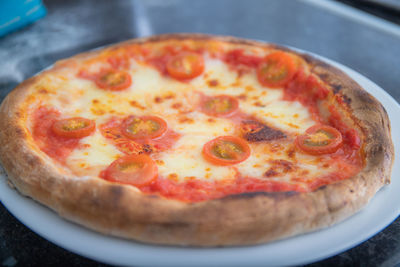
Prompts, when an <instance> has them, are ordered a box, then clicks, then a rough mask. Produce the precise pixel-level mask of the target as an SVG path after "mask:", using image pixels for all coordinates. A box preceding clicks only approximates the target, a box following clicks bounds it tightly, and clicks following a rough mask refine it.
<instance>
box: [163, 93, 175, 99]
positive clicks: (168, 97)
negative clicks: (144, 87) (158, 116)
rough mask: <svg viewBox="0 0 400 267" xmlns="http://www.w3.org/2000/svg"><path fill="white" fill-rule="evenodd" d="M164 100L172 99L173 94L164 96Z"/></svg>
mask: <svg viewBox="0 0 400 267" xmlns="http://www.w3.org/2000/svg"><path fill="white" fill-rule="evenodd" d="M164 98H165V99H174V98H175V94H174V93H169V94H167V95H166V96H164Z"/></svg>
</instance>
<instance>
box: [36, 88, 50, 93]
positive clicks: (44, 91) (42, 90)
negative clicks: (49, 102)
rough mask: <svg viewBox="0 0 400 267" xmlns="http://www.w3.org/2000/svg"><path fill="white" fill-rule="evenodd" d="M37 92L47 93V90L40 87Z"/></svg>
mask: <svg viewBox="0 0 400 267" xmlns="http://www.w3.org/2000/svg"><path fill="white" fill-rule="evenodd" d="M38 92H39V94H48V93H49V91H47V90H46V89H45V88H41V89H40V90H39V91H38Z"/></svg>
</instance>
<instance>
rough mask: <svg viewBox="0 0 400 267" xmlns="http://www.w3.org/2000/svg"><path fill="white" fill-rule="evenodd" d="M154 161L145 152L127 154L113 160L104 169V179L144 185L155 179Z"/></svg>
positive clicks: (155, 167) (156, 172)
mask: <svg viewBox="0 0 400 267" xmlns="http://www.w3.org/2000/svg"><path fill="white" fill-rule="evenodd" d="M157 174H158V170H157V165H156V163H155V162H154V161H153V160H152V159H151V158H150V157H149V156H148V155H145V154H140V155H129V156H125V157H122V158H119V159H117V160H115V161H114V162H113V163H111V165H110V166H109V167H108V168H107V169H106V170H105V172H104V178H105V179H106V180H109V181H112V182H118V183H124V184H131V185H134V186H144V185H148V184H150V183H151V182H152V181H153V180H154V179H156V177H157Z"/></svg>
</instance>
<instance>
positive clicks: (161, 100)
mask: <svg viewBox="0 0 400 267" xmlns="http://www.w3.org/2000/svg"><path fill="white" fill-rule="evenodd" d="M154 102H155V103H162V102H163V99H162V98H161V97H159V96H156V97H155V98H154Z"/></svg>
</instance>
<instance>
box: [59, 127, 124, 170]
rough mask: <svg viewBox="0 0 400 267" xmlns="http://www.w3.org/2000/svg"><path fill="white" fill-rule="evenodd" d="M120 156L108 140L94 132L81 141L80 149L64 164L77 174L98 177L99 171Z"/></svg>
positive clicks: (74, 151) (73, 152)
mask: <svg viewBox="0 0 400 267" xmlns="http://www.w3.org/2000/svg"><path fill="white" fill-rule="evenodd" d="M121 154H122V153H121V152H120V151H118V149H117V148H116V147H114V146H113V145H112V144H111V143H110V141H109V140H107V139H106V138H105V137H103V135H102V134H101V133H100V132H99V131H96V132H95V133H94V134H93V135H90V136H87V137H85V138H83V139H82V140H81V148H79V149H75V150H73V151H72V153H71V154H70V155H69V157H68V158H67V162H66V163H67V165H68V166H70V167H71V168H72V170H73V171H75V172H77V173H79V174H85V175H98V172H99V170H101V169H104V168H105V166H108V165H109V164H110V163H111V162H113V161H114V160H116V159H117V158H118V157H120V156H121Z"/></svg>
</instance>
